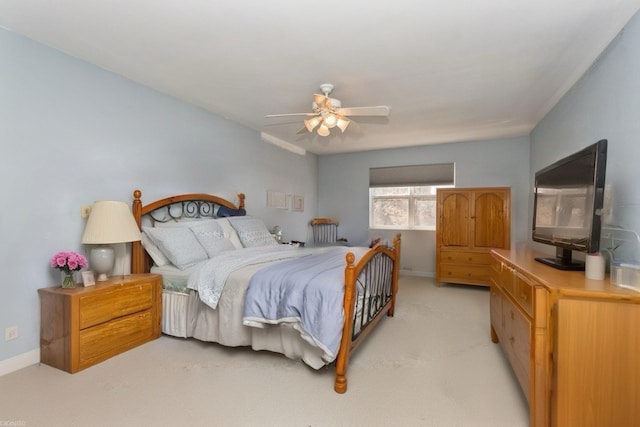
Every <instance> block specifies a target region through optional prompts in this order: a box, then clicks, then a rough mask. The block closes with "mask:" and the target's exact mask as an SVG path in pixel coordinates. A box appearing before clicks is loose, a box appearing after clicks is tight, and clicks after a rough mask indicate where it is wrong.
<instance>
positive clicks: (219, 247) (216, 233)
mask: <svg viewBox="0 0 640 427" xmlns="http://www.w3.org/2000/svg"><path fill="white" fill-rule="evenodd" d="M189 229H190V230H191V231H192V232H193V234H194V235H195V236H196V239H198V243H200V245H201V246H202V247H203V248H204V250H205V252H206V253H207V255H208V256H209V258H213V257H214V256H216V255H218V254H219V253H220V252H223V251H229V250H235V249H236V248H235V247H234V246H233V244H232V243H231V241H230V240H229V239H228V238H227V235H225V232H224V230H223V229H222V227H221V226H220V224H218V223H217V222H212V221H202V222H199V223H196V224H194V225H191V226H190V227H189Z"/></svg>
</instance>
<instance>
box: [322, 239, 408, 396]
mask: <svg viewBox="0 0 640 427" xmlns="http://www.w3.org/2000/svg"><path fill="white" fill-rule="evenodd" d="M400 243H401V235H400V233H398V234H396V236H395V237H394V238H393V245H392V247H391V248H389V247H387V246H386V245H384V244H382V243H380V241H379V240H378V242H377V243H376V244H375V245H373V247H372V248H371V249H369V251H368V252H367V253H366V254H365V255H363V256H362V257H361V258H360V259H359V260H358V263H357V264H356V263H355V262H356V260H355V256H354V254H353V253H351V252H349V253H347V256H346V259H347V267H346V269H345V273H344V282H345V292H344V316H345V324H344V328H343V330H342V339H341V341H340V349H339V351H338V356H337V358H336V377H335V382H334V386H333V388H334V390H335V391H336V392H338V393H344V392H346V391H347V366H348V364H349V355H350V353H351V352H352V351H353V350H355V348H356V347H358V345H359V344H360V342H362V340H363V339H364V337H365V336H367V334H368V333H369V332H370V331H371V330H373V327H374V325H375V324H376V323H378V322H379V321H380V319H382V317H383V316H384V315H385V314H386V315H387V316H393V312H394V308H395V301H396V294H397V292H398V272H399V270H400Z"/></svg>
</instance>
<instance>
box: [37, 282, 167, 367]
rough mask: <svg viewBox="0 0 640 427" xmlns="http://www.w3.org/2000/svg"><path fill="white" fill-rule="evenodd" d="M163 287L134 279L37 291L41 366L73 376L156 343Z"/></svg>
mask: <svg viewBox="0 0 640 427" xmlns="http://www.w3.org/2000/svg"><path fill="white" fill-rule="evenodd" d="M161 283H162V276H160V275H158V274H133V275H129V276H115V277H112V278H110V279H109V280H107V281H104V282H96V285H95V286H91V287H87V288H85V287H82V286H79V287H76V288H71V289H63V288H61V287H56V288H43V289H38V294H39V295H40V362H41V363H44V364H47V365H50V366H53V367H55V368H58V369H62V370H65V371H67V372H70V373H74V372H77V371H79V370H82V369H85V368H88V367H89V366H92V365H95V364H96V363H99V362H102V361H103V360H106V359H108V358H110V357H112V356H115V355H116V354H119V353H122V352H124V351H126V350H129V349H131V348H133V347H136V346H138V345H140V344H143V343H145V342H147V341H151V340H154V339H156V338H158V337H159V336H160V332H161V329H160V320H161V316H162V295H161V293H162V288H161V286H162V285H161Z"/></svg>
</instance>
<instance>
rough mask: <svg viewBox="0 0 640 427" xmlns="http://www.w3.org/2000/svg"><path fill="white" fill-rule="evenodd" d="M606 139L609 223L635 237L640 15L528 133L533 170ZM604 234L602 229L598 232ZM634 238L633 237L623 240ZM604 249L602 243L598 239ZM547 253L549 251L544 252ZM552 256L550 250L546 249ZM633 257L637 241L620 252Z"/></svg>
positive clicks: (639, 192) (639, 205) (639, 183)
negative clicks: (628, 231) (609, 200)
mask: <svg viewBox="0 0 640 427" xmlns="http://www.w3.org/2000/svg"><path fill="white" fill-rule="evenodd" d="M602 138H606V139H608V141H609V144H608V153H607V177H606V182H607V190H606V192H608V193H609V195H610V196H611V197H612V200H613V203H612V207H613V211H612V219H611V223H612V224H614V225H617V226H622V227H624V228H626V229H629V230H632V231H634V232H635V233H639V232H640V167H639V165H640V15H638V14H636V16H634V17H633V18H632V19H631V20H630V21H629V23H628V24H627V26H626V27H625V29H624V30H623V31H622V32H621V33H620V35H619V36H618V37H617V38H616V39H615V40H614V41H613V42H612V43H611V45H610V46H609V47H608V48H607V49H606V50H605V52H604V53H603V54H602V55H601V56H600V58H599V60H598V61H597V62H596V63H595V64H594V65H593V66H592V67H591V69H590V70H589V71H588V72H587V73H585V75H584V76H583V77H582V78H581V79H580V81H578V83H577V84H576V85H575V86H574V87H573V88H572V89H571V91H570V92H569V93H568V94H567V95H566V96H565V97H564V98H563V99H562V100H561V101H560V102H559V103H558V104H557V105H556V107H555V108H554V109H553V110H552V111H551V112H550V113H549V114H548V115H547V116H546V117H545V118H544V119H543V120H542V121H541V122H540V123H539V124H538V126H536V128H535V129H534V131H533V132H532V134H531V159H530V161H531V168H530V171H531V178H532V179H533V174H534V173H535V171H537V170H539V169H541V168H543V167H544V166H546V165H548V164H550V163H553V162H554V161H556V160H558V159H560V158H562V157H564V156H566V155H568V154H571V153H573V152H575V151H578V150H579V149H581V148H583V147H585V146H587V145H589V144H592V143H594V142H596V141H597V140H599V139H602ZM603 231H604V232H605V233H606V232H607V230H603ZM627 237H628V238H629V239H630V240H631V239H635V236H633V235H632V234H627V236H626V237H625V238H627ZM602 243H603V244H606V242H605V241H604V240H603V242H602ZM546 249H549V248H546ZM551 251H553V249H551ZM620 251H621V255H624V256H625V257H629V256H631V257H634V258H635V259H636V261H638V260H640V259H639V257H638V248H637V242H628V243H625V244H624V246H622V247H621V248H620Z"/></svg>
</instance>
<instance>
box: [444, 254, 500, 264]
mask: <svg viewBox="0 0 640 427" xmlns="http://www.w3.org/2000/svg"><path fill="white" fill-rule="evenodd" d="M440 262H441V263H455V264H476V265H489V264H491V254H488V253H478V252H449V251H442V252H441V253H440Z"/></svg>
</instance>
